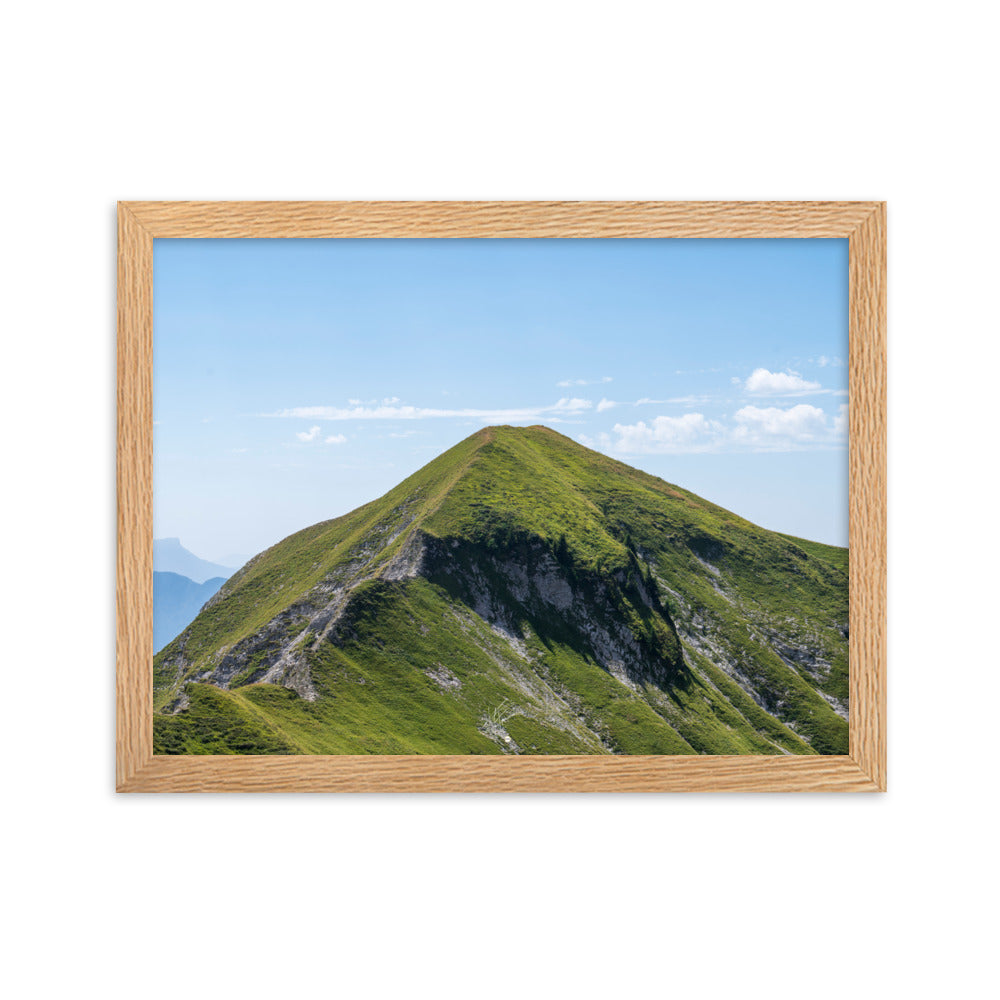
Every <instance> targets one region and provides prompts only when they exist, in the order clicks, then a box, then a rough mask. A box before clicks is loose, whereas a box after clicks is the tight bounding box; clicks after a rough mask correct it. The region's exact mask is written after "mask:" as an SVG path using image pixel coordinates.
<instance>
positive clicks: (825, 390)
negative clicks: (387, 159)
mask: <svg viewBox="0 0 1000 1000" xmlns="http://www.w3.org/2000/svg"><path fill="white" fill-rule="evenodd" d="M118 226H119V245H118V371H117V376H118V483H117V485H118V543H119V544H118V564H117V573H118V575H117V586H118V591H117V600H118V619H117V758H116V760H117V788H118V790H120V791H142V792H148V791H182V792H190V791H214V792H217V791H435V792H441V791H444V792H458V791H477V792H482V791H517V792H524V791H538V792H576V791H604V792H606V791H629V792H635V791H642V792H657V791H879V790H884V789H885V787H886V743H885V726H886V718H885V716H886V705H885V672H886V645H885V636H886V629H885V614H886V604H885V594H886V589H885V588H886V534H885V516H886V515H885V510H886V507H885V504H886V495H885V490H886V486H885V483H886V434H885V419H886V418H885V413H886V409H885V406H886V396H885V385H886V372H885V367H886V353H885V352H886V347H885V345H886V229H885V205H884V204H883V203H880V202H772V203H753V202H688V203H683V202H678V203H669V202H663V203H658V202H631V203H626V202H621V203H618V202H573V203H556V202H551V203H548V202H492V203H491V202H435V203H431V202H202V203H199V202H122V203H120V204H119V206H118Z"/></svg>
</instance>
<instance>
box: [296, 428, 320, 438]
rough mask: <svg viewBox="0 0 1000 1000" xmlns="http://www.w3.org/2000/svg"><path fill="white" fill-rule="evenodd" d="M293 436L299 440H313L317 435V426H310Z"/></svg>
mask: <svg viewBox="0 0 1000 1000" xmlns="http://www.w3.org/2000/svg"><path fill="white" fill-rule="evenodd" d="M295 436H296V437H297V438H298V439H299V440H300V441H315V440H316V438H318V437H319V427H318V426H316V427H310V428H309V430H307V431H298V432H297V433H296V435H295Z"/></svg>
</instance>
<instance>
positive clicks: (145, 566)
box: [115, 205, 153, 786]
mask: <svg viewBox="0 0 1000 1000" xmlns="http://www.w3.org/2000/svg"><path fill="white" fill-rule="evenodd" d="M117 376H118V399H117V416H118V455H117V465H116V470H115V474H116V482H117V489H118V553H117V565H116V591H117V600H118V617H117V622H116V636H115V638H116V656H117V675H116V692H115V696H116V702H117V705H116V709H117V712H116V718H117V731H118V734H117V735H118V740H117V752H116V755H115V764H116V770H117V777H118V784H119V786H121V785H122V784H123V783H126V782H127V781H128V780H129V778H130V777H131V776H132V775H134V774H135V773H136V772H137V771H138V770H139V768H140V767H142V766H143V765H144V764H145V763H147V762H148V761H149V759H150V757H151V756H152V749H153V705H152V698H153V686H152V676H151V666H152V659H153V238H152V236H151V235H150V234H149V233H148V232H147V231H146V230H145V229H143V228H142V226H140V225H139V224H138V222H136V219H135V217H134V216H133V215H132V213H131V212H129V211H128V209H127V208H125V207H123V206H121V205H119V207H118V356H117Z"/></svg>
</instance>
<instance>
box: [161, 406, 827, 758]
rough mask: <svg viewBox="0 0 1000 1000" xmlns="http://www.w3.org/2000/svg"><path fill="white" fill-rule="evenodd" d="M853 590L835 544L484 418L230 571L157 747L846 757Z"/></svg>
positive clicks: (181, 640)
mask: <svg viewBox="0 0 1000 1000" xmlns="http://www.w3.org/2000/svg"><path fill="white" fill-rule="evenodd" d="M846 581H847V553H846V550H842V549H834V548H832V547H829V546H823V545H818V544H815V543H810V542H804V541H798V540H794V539H790V538H788V537H787V536H783V535H778V534H776V533H774V532H770V531H766V530H764V529H763V528H760V527H757V526H756V525H753V524H751V523H749V522H748V521H745V520H744V519H742V518H740V517H738V516H737V515H736V514H734V513H732V512H730V511H727V510H724V509H723V508H721V507H717V506H715V505H714V504H711V503H709V502H707V501H705V500H703V499H702V498H700V497H698V496H696V495H695V494H693V493H690V492H688V491H686V490H683V489H681V488H680V487H677V486H673V485H671V484H669V483H666V482H664V481H663V480H661V479H657V478H656V477H654V476H650V475H648V474H647V473H644V472H642V471H640V470H638V469H634V468H631V467H629V466H627V465H625V464H623V463H622V462H618V461H616V460H614V459H612V458H609V457H608V456H606V455H603V454H601V453H599V452H595V451H592V450H590V449H588V448H586V447H584V446H583V445H581V444H579V443H577V442H575V441H573V440H571V439H570V438H568V437H566V436H565V435H562V434H560V433H558V432H557V431H554V430H552V429H551V428H549V427H545V426H543V425H532V426H528V427H514V426H504V425H500V426H490V427H484V428H481V429H479V430H477V431H476V432H475V433H473V434H471V435H470V436H469V437H467V438H465V439H464V440H463V441H460V442H459V443H458V444H456V445H455V446H454V447H452V448H450V449H449V450H448V451H446V452H444V453H443V454H441V455H439V456H438V457H437V458H435V459H433V460H432V461H431V462H429V463H428V464H427V465H425V466H424V467H423V468H422V469H420V470H418V471H417V472H415V473H414V474H413V475H412V476H410V477H409V478H408V479H406V480H404V481H403V482H401V483H400V484H399V485H398V486H396V487H395V488H394V489H392V490H390V491H389V492H388V493H387V494H385V496H383V497H381V498H379V499H378V500H375V501H373V502H372V503H369V504H366V505H365V506H363V507H360V508H358V509H357V510H355V511H352V512H351V513H349V514H346V515H344V516H343V517H339V518H336V519H335V520H332V521H325V522H321V523H320V524H315V525H313V526H312V527H309V528H306V529H304V530H302V531H299V532H297V533H296V534H294V535H291V536H289V537H288V538H286V539H284V540H283V541H282V542H279V543H278V544H277V545H275V546H273V547H272V548H271V549H268V550H267V551H266V552H263V553H261V554H260V555H258V556H256V557H255V558H254V559H252V560H251V561H250V562H249V563H247V565H246V566H244V567H243V569H241V570H240V571H239V572H238V573H236V574H235V575H234V576H233V577H232V578H231V579H229V580H228V581H227V582H226V583H225V584H224V585H223V587H222V588H221V590H219V592H218V593H217V594H216V595H215V596H214V597H213V598H212V599H211V600H210V601H209V603H208V604H207V605H206V606H205V608H204V609H203V610H202V611H201V613H200V614H199V615H198V617H197V618H196V619H195V621H194V622H193V623H192V624H191V625H190V626H189V627H188V628H187V629H186V630H185V631H184V632H183V633H181V635H180V636H178V637H177V638H176V639H175V640H174V641H173V642H172V643H170V644H169V645H168V646H167V647H166V648H165V649H164V650H163V652H162V653H160V654H159V655H158V656H157V658H156V661H155V666H156V672H155V690H156V691H157V699H158V700H157V708H158V709H159V710H160V713H161V714H159V715H158V716H157V727H158V728H157V729H156V732H157V733H158V734H159V735H158V736H157V739H158V740H159V742H158V744H157V746H159V747H160V749H159V750H157V752H190V751H187V750H183V749H181V750H178V749H176V748H177V747H185V746H193V747H196V748H197V749H198V750H200V751H201V752H213V753H214V752H225V751H227V750H230V751H231V750H232V747H233V746H234V745H235V744H238V745H239V746H254V747H258V748H261V749H256V750H243V751H242V752H296V751H298V752H309V753H331V752H333V753H338V752H343V753H469V752H471V753H482V752H505V753H509V752H548V753H606V752H612V753H780V752H787V753H814V752H819V753H846V752H847V722H846V716H847V707H846V706H847V701H846V699H847V652H846V628H847V584H846ZM282 688H285V689H287V690H286V691H284V692H282V690H281V689H282ZM185 699H189V700H190V706H191V707H190V711H188V710H187V709H186V708H185V704H186V702H185ZM303 703H308V705H309V706H310V707H308V708H301V707H297V706H300V705H301V704H303ZM178 710H180V713H179V715H172V714H169V713H170V712H177V711H178ZM209 710H211V712H214V713H223V715H218V714H217V716H213V718H216V717H217V720H221V719H223V716H224V718H225V719H228V720H229V722H227V723H225V725H229V724H230V723H231V724H232V726H234V727H236V728H235V729H232V730H227V729H225V725H223V722H222V721H216V722H212V721H211V719H210V718H209V719H207V721H206V715H205V713H206V712H209ZM164 711H167V712H168V715H167V716H164V715H163V712H164ZM261 720H270V721H268V722H266V725H265V723H264V722H262V721H261ZM212 726H216V727H218V726H222V729H220V730H219V731H218V732H217V733H216V735H213V736H211V738H209V737H208V736H206V735H205V734H206V733H214V732H216V730H213V729H212ZM262 726H263V727H264V728H263V729H262V728H261V727H262ZM248 727H249V728H248ZM237 730H239V732H240V733H251V731H252V733H251V735H252V738H251V735H247V736H246V737H245V738H244V736H242V735H241V736H239V738H237V736H235V735H232V736H231V735H227V733H230V732H231V733H236V732H237ZM265 730H266V732H265ZM206 740H207V742H206ZM192 741H193V742H192ZM268 748H269V749H268ZM275 748H278V749H277V751H276V750H275Z"/></svg>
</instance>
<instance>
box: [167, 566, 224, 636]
mask: <svg viewBox="0 0 1000 1000" xmlns="http://www.w3.org/2000/svg"><path fill="white" fill-rule="evenodd" d="M192 558H194V557H193V556H192ZM198 561H199V562H200V561H201V560H198ZM225 582H226V578H225V577H223V576H216V577H213V578H212V579H211V580H206V581H205V582H204V583H195V581H194V580H189V579H188V578H187V577H186V576H180V575H179V574H178V573H157V572H155V571H154V572H153V652H154V653H158V652H159V651H160V650H161V649H162V648H163V647H164V646H165V645H166V644H167V643H168V642H170V640H171V639H173V638H175V637H176V636H177V635H179V634H180V633H181V632H183V631H184V629H186V628H187V627H188V625H190V624H191V622H193V621H194V619H195V616H196V615H197V614H198V612H199V611H201V609H202V607H203V606H204V604H205V602H206V601H207V600H208V599H209V598H210V597H211V596H212V595H213V594H214V593H215V592H216V591H217V590H218V589H219V587H221V586H222V585H223V584H224V583H225Z"/></svg>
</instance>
